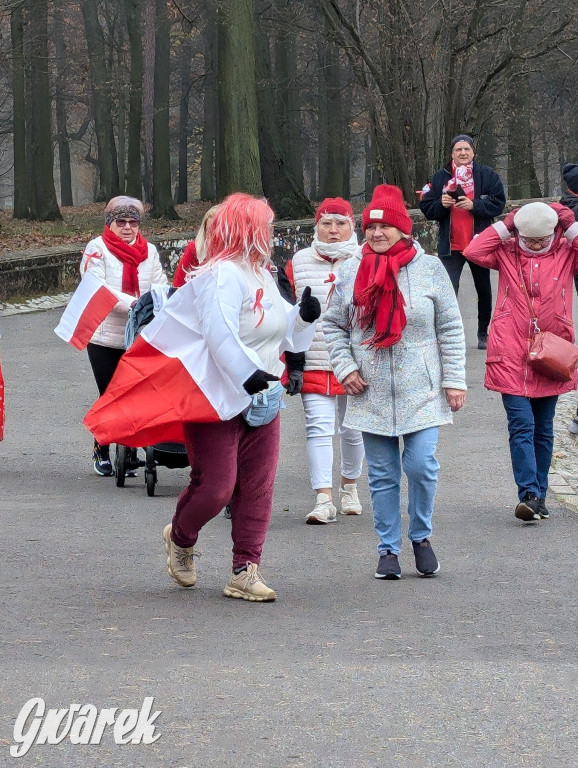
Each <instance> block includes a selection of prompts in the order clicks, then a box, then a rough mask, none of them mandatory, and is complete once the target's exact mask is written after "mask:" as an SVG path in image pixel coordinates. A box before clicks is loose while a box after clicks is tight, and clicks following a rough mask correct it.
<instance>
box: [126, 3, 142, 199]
mask: <svg viewBox="0 0 578 768" xmlns="http://www.w3.org/2000/svg"><path fill="white" fill-rule="evenodd" d="M124 4H125V18H126V28H127V33H128V39H129V45H130V92H129V94H130V95H129V115H128V152H127V161H126V191H127V194H128V195H131V196H132V197H136V198H138V199H140V197H141V195H142V179H141V124H142V109H143V104H142V100H143V52H142V37H141V35H142V30H141V23H140V7H141V3H140V2H139V0H124Z"/></svg>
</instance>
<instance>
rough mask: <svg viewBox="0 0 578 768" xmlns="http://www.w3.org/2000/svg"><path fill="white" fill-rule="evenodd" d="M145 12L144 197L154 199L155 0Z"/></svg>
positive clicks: (149, 0)
mask: <svg viewBox="0 0 578 768" xmlns="http://www.w3.org/2000/svg"><path fill="white" fill-rule="evenodd" d="M143 14H144V46H143V50H144V59H143V64H144V72H143V135H144V142H143V148H144V174H143V186H144V198H145V200H146V202H147V203H151V202H152V199H153V115H154V80H155V37H156V35H155V24H156V11H155V0H143Z"/></svg>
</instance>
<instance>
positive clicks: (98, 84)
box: [81, 0, 119, 200]
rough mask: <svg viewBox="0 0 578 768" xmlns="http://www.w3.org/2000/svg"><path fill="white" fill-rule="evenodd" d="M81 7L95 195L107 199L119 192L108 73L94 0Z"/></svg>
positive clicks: (83, 3) (87, 0) (84, 3)
mask: <svg viewBox="0 0 578 768" xmlns="http://www.w3.org/2000/svg"><path fill="white" fill-rule="evenodd" d="M81 9H82V17H83V19H84V28H85V31H86V44H87V47H88V55H89V58H90V73H91V80H92V95H93V103H94V123H95V128H96V141H97V146H98V170H99V178H100V191H99V198H100V199H102V200H110V198H111V197H114V196H115V195H118V193H119V183H118V162H117V152H116V145H115V141H114V129H113V125H112V116H111V93H110V75H109V73H108V71H107V67H106V56H105V48H104V38H103V34H102V28H101V26H100V23H99V19H98V8H97V3H96V0H84V1H83V2H82V3H81Z"/></svg>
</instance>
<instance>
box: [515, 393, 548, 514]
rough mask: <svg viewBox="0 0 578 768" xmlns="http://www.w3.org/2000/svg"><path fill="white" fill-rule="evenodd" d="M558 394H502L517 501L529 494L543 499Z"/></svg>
mask: <svg viewBox="0 0 578 768" xmlns="http://www.w3.org/2000/svg"><path fill="white" fill-rule="evenodd" d="M557 400H558V395H550V397H522V396H521V395H502V402H503V403H504V408H505V409H506V414H507V416H508V432H509V433H510V456H511V458H512V469H513V470H514V480H515V481H516V484H517V486H518V498H519V499H520V501H521V500H522V499H523V498H524V496H526V494H528V493H531V494H535V495H536V496H538V497H540V498H541V499H543V498H545V496H546V491H547V490H548V472H549V470H550V463H551V461H552V449H553V447H554V412H555V411H556V402H557Z"/></svg>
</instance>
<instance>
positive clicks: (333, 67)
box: [319, 22, 345, 198]
mask: <svg viewBox="0 0 578 768" xmlns="http://www.w3.org/2000/svg"><path fill="white" fill-rule="evenodd" d="M325 28H326V35H325V36H320V38H319V46H320V48H319V52H320V66H321V73H322V74H321V80H320V94H319V98H320V100H323V108H322V111H321V115H322V118H323V122H322V123H321V125H320V128H321V136H322V137H323V147H324V151H323V153H322V154H321V153H320V157H319V161H320V163H323V165H324V167H323V169H320V172H319V177H320V180H322V186H321V187H320V189H319V196H320V197H322V198H324V197H343V196H344V195H345V187H344V179H343V131H344V124H343V113H342V108H341V99H342V93H341V72H340V67H339V55H338V51H337V49H336V48H335V46H334V45H333V43H332V41H331V39H330V37H329V24H328V23H327V22H326V23H325Z"/></svg>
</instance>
